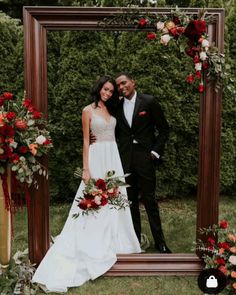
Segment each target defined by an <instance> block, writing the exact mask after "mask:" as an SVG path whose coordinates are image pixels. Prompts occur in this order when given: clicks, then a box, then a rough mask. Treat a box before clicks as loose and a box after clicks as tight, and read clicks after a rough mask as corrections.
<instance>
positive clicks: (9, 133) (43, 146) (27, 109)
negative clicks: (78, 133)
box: [0, 92, 52, 198]
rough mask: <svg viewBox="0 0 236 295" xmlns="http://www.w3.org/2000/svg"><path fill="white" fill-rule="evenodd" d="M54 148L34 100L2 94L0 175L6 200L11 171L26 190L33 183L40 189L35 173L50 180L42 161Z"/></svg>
mask: <svg viewBox="0 0 236 295" xmlns="http://www.w3.org/2000/svg"><path fill="white" fill-rule="evenodd" d="M51 147H52V141H51V137H50V135H49V132H48V131H47V129H46V120H45V119H44V118H43V115H42V113H41V112H39V111H38V110H37V109H36V108H35V107H34V106H33V105H32V103H31V100H30V99H28V98H25V97H23V98H22V99H20V98H17V97H15V96H14V95H13V94H12V93H9V92H5V93H3V94H2V95H0V175H1V178H2V183H3V191H4V194H5V198H7V195H8V192H7V191H6V187H7V186H6V177H7V173H8V172H7V171H8V168H9V169H10V170H11V171H12V176H13V183H18V184H19V185H20V186H22V187H23V188H24V190H26V189H27V188H28V187H29V186H31V185H32V184H33V185H34V186H35V187H36V188H38V184H37V181H36V179H35V178H34V174H35V172H38V173H39V174H43V175H44V176H46V177H47V170H46V169H45V168H44V167H43V166H42V164H41V163H39V161H38V158H39V157H41V156H42V155H44V154H47V152H48V151H49V149H50V148H51ZM15 180H16V181H15Z"/></svg>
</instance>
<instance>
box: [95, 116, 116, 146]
mask: <svg viewBox="0 0 236 295" xmlns="http://www.w3.org/2000/svg"><path fill="white" fill-rule="evenodd" d="M115 127H116V118H115V117H113V116H111V117H110V119H109V120H106V119H105V118H103V117H102V116H100V115H97V114H95V113H92V116H91V123H90V128H91V131H92V133H93V134H94V135H95V136H96V142H98V141H115Z"/></svg>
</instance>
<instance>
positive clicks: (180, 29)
mask: <svg viewBox="0 0 236 295" xmlns="http://www.w3.org/2000/svg"><path fill="white" fill-rule="evenodd" d="M184 31H185V27H177V32H178V33H179V35H181V34H183V32H184Z"/></svg>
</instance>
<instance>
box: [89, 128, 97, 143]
mask: <svg viewBox="0 0 236 295" xmlns="http://www.w3.org/2000/svg"><path fill="white" fill-rule="evenodd" d="M96 140H97V138H96V136H95V135H94V134H93V133H92V131H91V130H90V131H89V143H90V144H93V143H94V142H96Z"/></svg>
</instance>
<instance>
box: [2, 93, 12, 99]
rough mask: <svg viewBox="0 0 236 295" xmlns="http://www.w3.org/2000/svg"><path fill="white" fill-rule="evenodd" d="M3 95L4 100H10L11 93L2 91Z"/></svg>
mask: <svg viewBox="0 0 236 295" xmlns="http://www.w3.org/2000/svg"><path fill="white" fill-rule="evenodd" d="M3 96H4V98H5V99H6V100H12V99H13V94H12V93H10V92H4V93H3Z"/></svg>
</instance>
